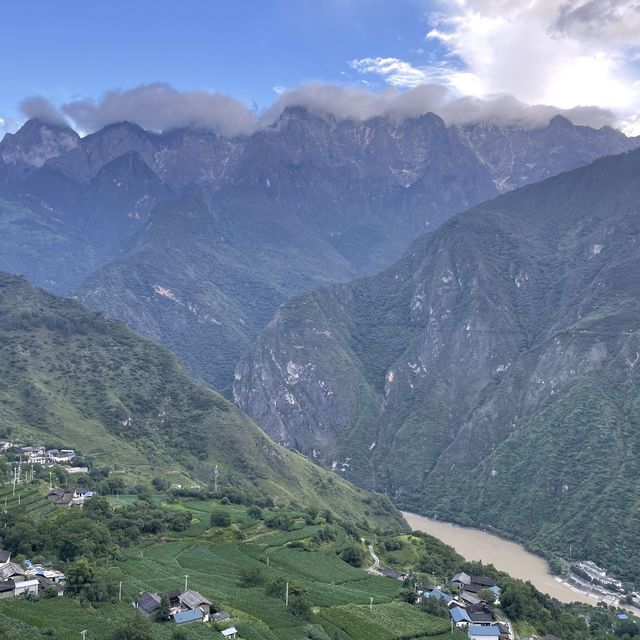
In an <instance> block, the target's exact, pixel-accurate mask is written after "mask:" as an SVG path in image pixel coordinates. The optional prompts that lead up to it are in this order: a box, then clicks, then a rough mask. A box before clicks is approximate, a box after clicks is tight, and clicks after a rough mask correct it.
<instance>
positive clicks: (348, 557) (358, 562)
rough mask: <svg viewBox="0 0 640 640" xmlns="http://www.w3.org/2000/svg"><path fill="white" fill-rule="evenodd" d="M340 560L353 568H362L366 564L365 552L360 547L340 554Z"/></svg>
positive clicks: (348, 549)
mask: <svg viewBox="0 0 640 640" xmlns="http://www.w3.org/2000/svg"><path fill="white" fill-rule="evenodd" d="M340 558H342V560H344V561H345V562H347V563H348V564H350V565H351V566H353V567H361V566H362V565H363V563H364V552H363V551H362V549H359V548H358V547H347V548H346V549H344V551H343V552H342V553H341V554H340Z"/></svg>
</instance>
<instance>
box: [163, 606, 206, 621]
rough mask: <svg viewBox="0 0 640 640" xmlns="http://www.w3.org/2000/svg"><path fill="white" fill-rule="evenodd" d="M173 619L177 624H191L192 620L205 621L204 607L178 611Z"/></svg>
mask: <svg viewBox="0 0 640 640" xmlns="http://www.w3.org/2000/svg"><path fill="white" fill-rule="evenodd" d="M171 619H172V620H173V621H174V622H175V623H176V624H189V623H190V622H203V620H204V613H202V609H199V608H196V609H187V610H186V611H176V612H175V613H174V614H173V615H172V616H171Z"/></svg>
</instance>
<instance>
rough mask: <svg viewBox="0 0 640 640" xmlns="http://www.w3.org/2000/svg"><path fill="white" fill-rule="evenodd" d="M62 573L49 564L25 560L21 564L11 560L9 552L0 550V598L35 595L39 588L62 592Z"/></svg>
mask: <svg viewBox="0 0 640 640" xmlns="http://www.w3.org/2000/svg"><path fill="white" fill-rule="evenodd" d="M64 580H65V577H64V574H63V573H62V572H61V571H57V570H56V569H54V568H53V567H51V566H43V565H41V564H34V563H33V562H31V561H30V560H25V561H24V563H23V564H22V565H19V564H17V563H16V562H11V553H10V552H9V551H4V550H0V599H6V598H17V597H20V596H26V595H33V596H37V595H38V593H39V592H40V590H41V589H47V588H51V589H55V591H57V594H58V595H60V596H61V595H63V594H64Z"/></svg>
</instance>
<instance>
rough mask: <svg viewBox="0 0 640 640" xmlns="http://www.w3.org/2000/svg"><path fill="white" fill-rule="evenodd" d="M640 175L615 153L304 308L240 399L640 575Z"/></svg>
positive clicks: (360, 478) (396, 474) (252, 410)
mask: <svg viewBox="0 0 640 640" xmlns="http://www.w3.org/2000/svg"><path fill="white" fill-rule="evenodd" d="M639 177H640V151H632V152H628V153H625V154H621V155H617V156H612V157H608V158H603V159H600V160H597V161H596V162H594V163H592V164H591V165H588V166H587V167H584V168H579V169H576V170H574V171H572V172H568V173H563V174H560V175H558V176H556V177H552V178H549V179H547V180H544V181H542V182H539V183H537V184H534V185H530V186H527V187H524V188H521V189H518V190H515V191H512V192H510V193H507V194H505V195H502V196H500V197H499V198H497V199H493V200H490V201H488V202H486V203H483V204H480V205H478V206H476V207H474V208H472V209H470V210H469V211H467V212H464V213H462V214H459V215H456V216H454V217H453V218H451V219H450V220H448V221H447V222H445V223H444V224H443V225H442V226H441V227H440V228H439V229H438V230H436V231H434V232H432V233H428V234H426V235H424V236H422V237H421V238H419V239H418V240H417V241H416V242H415V243H414V244H413V245H412V246H411V247H410V248H409V250H408V251H407V253H405V255H404V256H403V257H402V258H401V259H400V260H399V261H398V262H396V263H395V264H394V265H392V266H391V267H389V268H387V269H386V270H384V271H382V272H381V273H379V274H376V275H373V276H369V277H365V278H361V279H357V280H355V281H352V282H350V283H347V284H337V285H334V286H331V287H328V288H323V289H320V290H316V291H314V292H312V293H310V294H306V295H303V296H299V297H297V298H295V299H293V300H291V301H290V302H288V303H286V304H285V305H283V306H281V307H280V309H279V310H278V312H277V313H276V315H275V317H274V318H273V319H272V321H271V322H270V324H269V325H268V327H267V328H266V329H265V330H264V332H263V333H262V335H261V337H260V339H259V341H258V345H257V347H256V348H255V349H254V351H253V352H252V353H251V354H249V355H247V356H246V357H245V358H244V359H243V361H242V362H241V363H240V365H239V366H238V368H237V370H236V374H235V379H236V380H235V386H234V394H235V398H236V401H237V403H238V404H239V406H240V407H241V408H243V409H244V410H245V411H246V412H247V413H249V415H251V416H253V417H254V418H255V419H256V420H257V421H258V422H259V423H260V424H261V425H262V426H263V427H264V428H265V429H266V431H267V432H268V433H269V434H270V435H271V436H272V437H273V438H274V439H276V440H277V441H279V442H281V443H283V444H285V445H286V446H288V447H290V448H294V449H297V450H299V451H301V452H303V453H304V454H306V455H308V456H310V457H313V458H315V459H316V460H318V461H320V462H322V463H323V464H324V465H326V466H328V467H332V468H334V469H337V470H340V471H341V472H342V473H344V475H345V476H346V477H348V478H350V479H351V480H354V481H355V482H357V483H358V484H360V485H362V486H366V487H369V488H376V489H377V490H380V491H384V492H387V493H388V494H389V495H392V496H393V497H394V500H395V502H396V504H398V505H400V506H402V507H404V508H406V509H409V510H416V511H420V512H421V513H424V514H430V515H437V516H438V517H443V518H447V519H452V520H454V521H457V522H460V523H463V524H473V525H475V526H483V527H486V528H490V529H492V530H494V531H498V532H500V533H503V534H506V535H509V536H512V537H515V538H516V539H519V540H524V541H526V542H527V543H528V544H529V545H530V546H531V547H532V548H537V549H543V550H545V551H546V552H548V553H556V554H559V555H561V556H564V557H568V556H569V554H570V552H569V548H570V546H571V548H572V550H573V557H588V558H593V559H595V560H596V561H598V562H601V563H603V564H605V566H607V567H608V568H609V569H610V570H612V571H613V572H615V573H617V574H618V575H619V576H621V577H623V578H627V579H633V580H637V579H638V578H640V573H639V572H638V567H640V552H639V550H638V547H637V539H638V535H640V502H639V501H638V495H640V480H639V479H640V462H639V461H640V456H639V453H640V377H639V376H640V373H639V372H640V365H639V363H640V281H639V280H638V277H637V276H638V273H640V205H639V203H640V179H639Z"/></svg>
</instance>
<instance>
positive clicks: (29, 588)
mask: <svg viewBox="0 0 640 640" xmlns="http://www.w3.org/2000/svg"><path fill="white" fill-rule="evenodd" d="M39 587H40V582H38V580H24V581H23V582H16V586H15V589H14V591H13V593H14V595H15V596H24V595H27V594H28V593H33V595H36V596H37V595H38V588H39Z"/></svg>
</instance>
